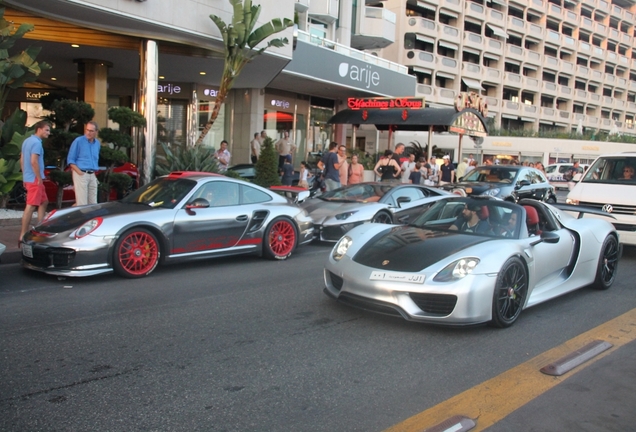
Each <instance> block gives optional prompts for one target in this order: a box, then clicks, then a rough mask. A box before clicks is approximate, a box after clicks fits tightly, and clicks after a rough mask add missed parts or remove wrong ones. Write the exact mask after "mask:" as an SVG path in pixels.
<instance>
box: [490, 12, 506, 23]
mask: <svg viewBox="0 0 636 432" xmlns="http://www.w3.org/2000/svg"><path fill="white" fill-rule="evenodd" d="M488 15H489V16H490V19H489V20H488V22H490V23H493V24H497V25H500V26H503V24H504V22H505V20H504V14H502V13H501V12H499V11H498V10H496V9H488Z"/></svg>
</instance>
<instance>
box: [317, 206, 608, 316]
mask: <svg viewBox="0 0 636 432" xmlns="http://www.w3.org/2000/svg"><path fill="white" fill-rule="evenodd" d="M446 200H451V201H456V202H461V200H464V201H466V200H470V198H442V200H441V201H446ZM491 202H492V203H493V204H494V205H497V206H503V207H506V208H510V209H515V208H516V210H514V211H517V212H519V215H520V217H521V220H522V221H525V218H526V211H525V207H523V206H521V205H518V204H513V203H507V202H503V201H491ZM522 203H524V204H529V205H531V206H533V207H535V208H537V209H538V210H541V211H542V212H543V217H547V218H549V225H550V226H548V225H545V226H544V229H546V231H547V232H546V233H544V234H542V235H541V236H536V235H535V236H533V235H529V234H528V229H527V227H526V224H525V223H522V222H518V227H517V229H518V233H517V234H516V236H515V238H505V237H498V236H496V235H489V236H484V235H476V234H467V233H459V232H458V231H449V230H436V229H435V228H434V227H431V229H428V228H427V229H424V228H420V227H414V226H388V225H382V224H365V225H362V226H359V227H356V228H355V229H353V230H352V231H350V232H349V233H348V234H347V236H346V237H348V238H349V239H350V241H351V244H350V246H349V247H348V249H347V250H346V253H344V255H342V257H341V258H340V259H336V258H335V257H336V256H338V253H337V251H338V248H339V247H340V246H342V245H341V243H342V242H343V241H346V239H345V238H343V240H341V242H340V243H338V244H336V246H335V247H334V249H333V250H332V253H331V254H330V255H329V258H328V260H327V264H326V266H325V270H324V282H325V293H326V294H328V295H329V296H330V297H333V298H335V299H338V300H340V301H342V302H345V303H347V304H350V305H352V306H356V307H360V308H362V309H366V310H370V311H374V312H379V313H383V314H388V315H395V316H401V317H403V318H405V319H407V320H410V321H420V322H427V323H438V324H449V325H467V324H476V323H483V322H488V321H491V319H492V318H493V315H492V314H493V295H494V290H495V285H496V283H497V280H498V275H499V273H500V270H501V269H502V266H503V264H504V263H505V262H506V261H507V260H508V259H510V258H511V257H516V258H519V259H520V260H521V261H522V262H523V263H524V265H525V266H526V269H527V276H528V284H527V287H528V288H527V296H526V298H525V300H524V302H523V305H522V308H527V307H530V306H533V305H536V304H539V303H541V302H544V301H546V300H549V299H552V298H554V297H557V296H560V295H563V294H565V293H567V292H570V291H572V290H575V289H578V288H581V287H583V286H586V285H589V284H591V283H593V282H594V281H595V278H596V275H597V269H598V268H599V260H600V258H599V257H600V254H601V249H602V248H603V245H604V242H605V241H606V239H607V238H608V237H610V236H613V237H616V235H617V234H616V231H615V230H614V228H613V226H612V224H611V223H609V222H608V221H605V220H600V219H593V218H581V219H576V218H574V217H572V216H570V215H568V214H567V213H565V212H563V211H560V210H559V209H557V208H555V207H553V206H551V205H549V204H545V203H540V202H537V201H535V200H526V201H524V202H522ZM431 209H433V207H431ZM429 211H431V210H429ZM491 212H492V208H491ZM548 237H550V238H551V240H549V242H548V240H547V239H548ZM544 239H545V241H544ZM615 244H616V246H618V243H615ZM618 255H620V251H619V252H618ZM472 257H476V258H477V259H478V260H479V262H478V264H477V265H476V266H475V267H474V269H473V270H472V273H470V274H468V275H466V276H464V277H463V278H458V279H451V280H447V281H438V280H436V278H437V277H438V275H440V274H442V272H443V271H446V269H448V268H450V267H452V265H453V263H457V262H459V261H460V260H462V259H467V258H472ZM449 266H450V267H449ZM614 268H615V267H614ZM612 280H613V279H612Z"/></svg>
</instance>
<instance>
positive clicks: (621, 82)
mask: <svg viewBox="0 0 636 432" xmlns="http://www.w3.org/2000/svg"><path fill="white" fill-rule="evenodd" d="M617 87H618V88H626V87H627V80H626V79H625V78H618V84H617Z"/></svg>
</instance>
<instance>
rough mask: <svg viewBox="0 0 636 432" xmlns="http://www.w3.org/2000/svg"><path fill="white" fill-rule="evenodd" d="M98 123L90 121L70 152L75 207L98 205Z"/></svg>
mask: <svg viewBox="0 0 636 432" xmlns="http://www.w3.org/2000/svg"><path fill="white" fill-rule="evenodd" d="M97 131H99V128H98V127H97V123H95V122H94V121H89V122H88V123H86V127H85V128H84V135H82V136H79V137H77V138H75V140H74V141H73V144H71V148H70V150H69V151H68V156H67V158H66V161H67V162H68V164H69V166H70V167H71V169H72V170H73V189H74V190H75V205H77V206H81V205H86V204H97V185H98V184H99V182H98V181H97V175H96V174H95V173H96V172H97V171H98V170H99V150H100V149H101V143H100V142H99V140H98V139H97Z"/></svg>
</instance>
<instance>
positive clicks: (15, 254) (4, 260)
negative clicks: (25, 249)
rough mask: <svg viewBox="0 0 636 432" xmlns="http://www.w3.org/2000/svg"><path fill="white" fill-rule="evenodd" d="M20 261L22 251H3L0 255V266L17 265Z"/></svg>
mask: <svg viewBox="0 0 636 432" xmlns="http://www.w3.org/2000/svg"><path fill="white" fill-rule="evenodd" d="M20 261H22V251H20V250H11V251H4V253H3V254H2V255H0V265H3V264H18V263H20Z"/></svg>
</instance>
